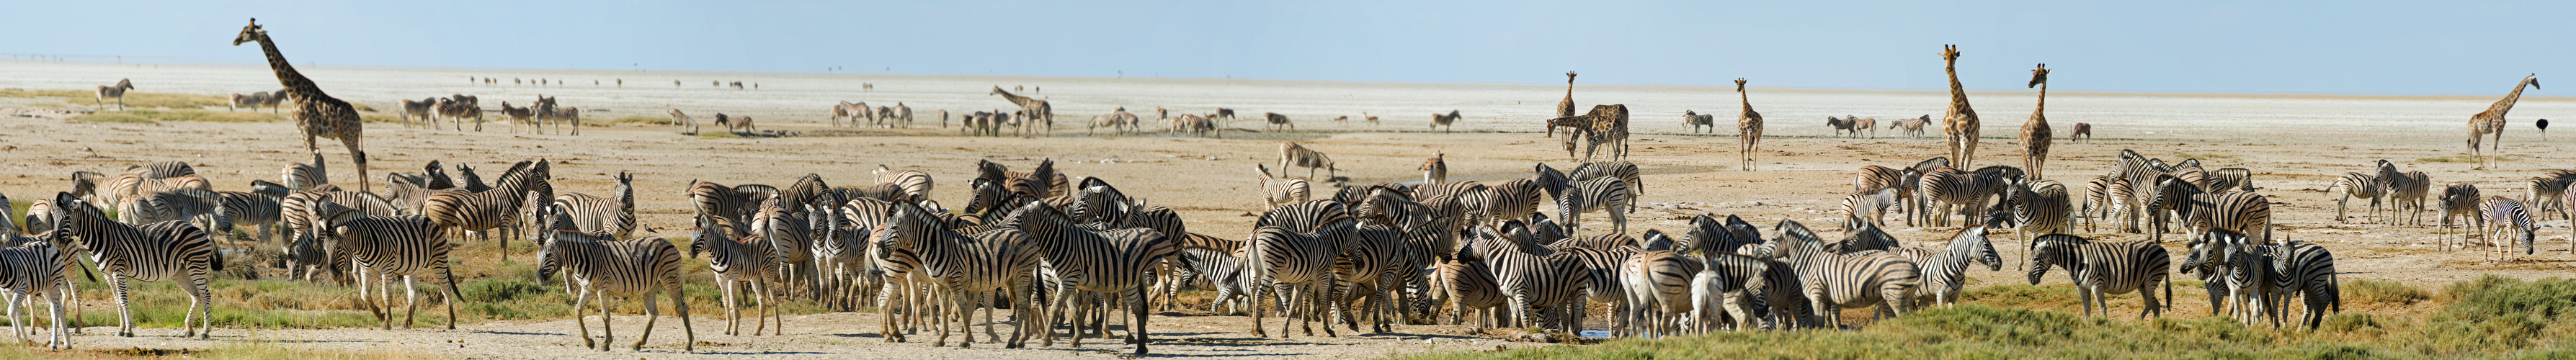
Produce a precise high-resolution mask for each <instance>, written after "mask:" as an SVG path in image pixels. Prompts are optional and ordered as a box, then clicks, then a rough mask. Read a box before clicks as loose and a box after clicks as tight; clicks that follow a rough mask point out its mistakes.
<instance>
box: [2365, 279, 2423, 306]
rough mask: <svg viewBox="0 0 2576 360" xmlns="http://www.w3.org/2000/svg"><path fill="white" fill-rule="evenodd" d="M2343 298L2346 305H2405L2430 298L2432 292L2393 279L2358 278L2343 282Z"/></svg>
mask: <svg viewBox="0 0 2576 360" xmlns="http://www.w3.org/2000/svg"><path fill="white" fill-rule="evenodd" d="M2343 298H2344V300H2345V301H2346V302H2347V305H2355V306H2360V305H2371V304H2387V305H2396V306H2405V305H2415V303H2417V302H2422V301H2425V300H2431V299H2432V298H2433V294H2432V293H2429V292H2425V291H2424V289H2423V288H2417V287H2414V286H2409V285H2406V284H2399V283H2397V282H2395V281H2387V280H2370V279H2358V280H2353V281H2350V282H2345V283H2343Z"/></svg>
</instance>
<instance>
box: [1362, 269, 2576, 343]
mask: <svg viewBox="0 0 2576 360" xmlns="http://www.w3.org/2000/svg"><path fill="white" fill-rule="evenodd" d="M2175 285H2176V287H2177V288H2182V289H2189V290H2197V289H2199V286H2197V285H2196V284H2181V283H2177V284H2175ZM2185 285H2191V286H2185ZM2345 285H2346V289H2349V290H2347V292H2346V293H2345V295H2346V298H2347V300H2349V301H2359V302H2367V303H2390V304H2404V303H2409V302H2410V301H2411V302H2412V303H2415V304H2425V305H2428V306H2439V311H2437V312H2435V313H2433V314H2429V315H2421V316H2404V315H2398V316H2391V315H2382V314H2374V313H2364V312H2358V311H2348V312H2344V313H2341V314H2336V315H2333V316H2330V317H2328V318H2326V320H2325V321H2324V323H2323V325H2322V326H2320V328H2319V329H2317V330H2313V331H2311V330H2306V329H2298V328H2295V327H2292V328H2284V329H2273V328H2271V327H2268V326H2250V327H2249V326H2245V325H2241V323H2240V322H2239V321H2237V320H2235V319H2231V318H2227V317H2215V316H2193V315H2187V314H2174V313H2171V312H2168V314H2167V316H2166V317H2162V318H2152V319H2146V320H2132V318H2130V317H2128V316H2126V315H2125V314H2115V315H2113V316H2110V317H2083V316H2079V315H2074V314H2070V313H2068V312H2066V311H2063V310H2050V309H2049V308H2057V307H2058V305H2059V304H2062V303H2064V302H2069V301H2071V300H2062V299H2061V297H2062V296H2064V294H2071V293H2072V291H2073V290H2072V286H2070V285H2063V284H2060V285H2051V286H2037V287H2031V286H2012V285H2007V286H1997V287H1991V288H1988V289H1980V290H1977V291H1971V292H1970V293H1969V301H1968V302H1967V304H1963V305H1959V306H1957V307H1951V308H1932V309H1925V310H1922V311H1919V312H1915V313H1912V314H1908V315H1907V316H1904V317H1900V318H1895V319H1889V320H1885V321H1880V322H1877V323H1873V324H1870V325H1868V326H1867V327H1864V328H1861V329H1858V330H1852V331H1838V330H1795V331H1751V332H1721V333H1712V334H1702V335H1687V336H1675V337H1669V338H1659V339H1624V340H1615V341H1610V342H1606V343H1602V344H1600V345H1593V346H1565V347H1549V348H1528V349H1513V350H1510V351H1500V352H1454V353H1434V354H1424V355H1416V356H1411V357H1409V358H1413V359H1655V358H1685V359H1733V358H1799V359H1817V358H1822V359H1858V358H1872V359H1876V358H1934V359H1988V358H2079V359H2096V358H2157V359H2166V358H2245V359H2253V358H2299V359H2308V358H2334V359H2373V358H2565V357H2567V356H2569V355H2576V351H2571V350H2570V349H2571V348H2576V326H2569V325H2567V324H2576V280H2567V279H2558V278H2551V279H2543V280H2536V281H2524V280H2517V279H2511V278H2504V277H2497V276H2488V277H2485V278H2480V279H2477V280H2471V281H2463V282H2459V283H2454V284H2451V285H2449V286H2446V287H2444V288H2443V290H2442V291H2440V292H2438V293H2431V294H2427V293H2426V292H2424V291H2423V290H2421V289H2416V288H2413V287H2407V286H2403V285H2399V284H2394V283H2388V282H2384V281H2352V282H2346V283H2345ZM2188 293H2197V291H2189V292H2188ZM2176 295H2177V297H2180V298H2182V300H2179V301H2198V300H2199V297H2198V296H2197V295H2198V294H2188V295H2186V293H2177V294H2176ZM2347 305H2350V304H2347ZM2021 306H2031V307H2035V308H2022V307H2021Z"/></svg>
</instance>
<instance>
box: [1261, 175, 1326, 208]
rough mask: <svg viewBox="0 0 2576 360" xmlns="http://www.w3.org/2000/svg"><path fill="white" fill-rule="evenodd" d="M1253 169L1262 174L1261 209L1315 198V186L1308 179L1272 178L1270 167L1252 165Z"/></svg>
mask: <svg viewBox="0 0 2576 360" xmlns="http://www.w3.org/2000/svg"><path fill="white" fill-rule="evenodd" d="M1252 169H1253V170H1254V171H1256V172H1259V173H1260V174H1261V179H1260V180H1261V194H1262V200H1261V208H1263V209H1270V208H1277V207H1279V206H1280V205H1286V204H1291V203H1298V202H1304V201H1306V199H1308V198H1310V197H1313V196H1314V195H1313V190H1312V188H1313V187H1314V185H1313V184H1312V183H1310V182H1308V181H1306V179H1296V178H1280V177H1277V176H1272V175H1271V174H1270V167H1269V166H1268V165H1262V164H1252Z"/></svg>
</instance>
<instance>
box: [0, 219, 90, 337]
mask: <svg viewBox="0 0 2576 360" xmlns="http://www.w3.org/2000/svg"><path fill="white" fill-rule="evenodd" d="M0 222H5V221H0ZM11 235H15V234H11ZM77 263H78V262H76V261H75V260H72V254H71V252H70V251H65V250H64V249H61V248H56V247H54V245H53V243H49V242H44V241H33V242H28V243H26V244H19V245H12V246H10V247H6V248H0V289H7V290H8V291H9V303H8V306H9V332H10V333H13V334H17V336H18V342H20V343H26V342H27V331H26V330H23V329H21V327H22V326H26V325H27V324H33V323H34V322H33V319H31V318H32V317H33V314H35V304H34V301H33V300H34V299H33V298H34V297H37V296H43V297H44V298H45V312H46V313H47V314H50V315H52V317H51V318H50V319H49V320H51V321H52V322H49V323H48V324H53V328H52V329H49V330H48V331H47V332H46V334H47V336H46V338H45V348H47V349H57V348H59V349H69V348H71V347H72V336H71V331H70V328H69V326H68V325H67V324H70V323H67V322H64V321H65V320H66V319H65V318H64V316H63V312H64V311H67V310H69V308H67V307H65V306H63V301H64V300H65V299H66V297H65V296H64V294H65V292H66V291H67V290H70V289H71V286H70V284H69V283H68V281H69V280H71V277H70V275H71V267H72V266H75V265H73V264H77ZM19 308H25V309H27V310H28V311H27V314H30V317H31V318H20V317H18V316H17V315H18V314H19V312H18V309H19Z"/></svg>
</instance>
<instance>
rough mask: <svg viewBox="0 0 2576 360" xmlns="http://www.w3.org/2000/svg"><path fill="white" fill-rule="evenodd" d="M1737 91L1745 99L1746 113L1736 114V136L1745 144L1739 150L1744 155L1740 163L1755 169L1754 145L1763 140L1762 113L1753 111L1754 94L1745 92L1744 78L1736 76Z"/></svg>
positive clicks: (1746, 167)
mask: <svg viewBox="0 0 2576 360" xmlns="http://www.w3.org/2000/svg"><path fill="white" fill-rule="evenodd" d="M1735 93H1736V95H1739V96H1740V97H1742V98H1743V99H1744V113H1743V114H1739V115H1736V116H1735V133H1736V135H1735V136H1736V137H1737V138H1739V139H1741V140H1742V141H1743V144H1744V146H1742V147H1740V148H1739V149H1738V150H1737V152H1739V153H1742V154H1743V155H1744V162H1743V163H1740V164H1738V165H1743V166H1744V168H1743V170H1744V171H1753V146H1754V145H1755V144H1759V143H1761V142H1762V113H1760V112H1755V111H1753V94H1750V93H1746V92H1744V78H1735Z"/></svg>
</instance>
